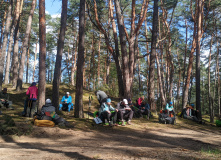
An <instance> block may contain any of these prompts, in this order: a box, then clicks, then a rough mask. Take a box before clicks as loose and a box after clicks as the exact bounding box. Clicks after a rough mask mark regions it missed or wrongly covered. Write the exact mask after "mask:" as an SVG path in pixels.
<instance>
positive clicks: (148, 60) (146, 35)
mask: <svg viewBox="0 0 221 160" xmlns="http://www.w3.org/2000/svg"><path fill="white" fill-rule="evenodd" d="M145 37H146V41H147V42H146V49H147V55H148V56H147V71H148V70H149V66H150V56H149V43H148V33H147V21H146V20H145ZM148 79H149V73H148V72H147V88H148V86H149V81H148ZM147 97H148V92H147Z"/></svg>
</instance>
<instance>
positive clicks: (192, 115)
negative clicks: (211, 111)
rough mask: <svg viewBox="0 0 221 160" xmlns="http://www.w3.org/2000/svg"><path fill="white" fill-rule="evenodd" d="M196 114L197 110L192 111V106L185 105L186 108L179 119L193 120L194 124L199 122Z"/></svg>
mask: <svg viewBox="0 0 221 160" xmlns="http://www.w3.org/2000/svg"><path fill="white" fill-rule="evenodd" d="M197 112H199V111H198V110H194V104H193V103H192V104H191V105H188V104H187V105H186V108H184V109H183V110H182V112H181V114H180V117H183V118H184V119H189V120H193V121H195V122H199V120H198V118H197Z"/></svg>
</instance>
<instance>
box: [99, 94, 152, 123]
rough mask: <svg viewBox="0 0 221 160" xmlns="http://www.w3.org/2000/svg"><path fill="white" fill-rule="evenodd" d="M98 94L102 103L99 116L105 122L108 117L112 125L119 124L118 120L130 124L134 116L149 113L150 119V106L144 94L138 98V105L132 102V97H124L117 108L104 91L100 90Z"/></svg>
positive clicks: (137, 116)
mask: <svg viewBox="0 0 221 160" xmlns="http://www.w3.org/2000/svg"><path fill="white" fill-rule="evenodd" d="M96 96H97V99H98V101H99V103H100V109H99V117H100V118H101V120H102V121H103V123H105V119H106V120H107V122H108V123H109V125H110V126H117V125H118V123H117V121H119V122H121V125H122V126H124V125H125V121H126V122H127V124H128V125H130V124H131V120H132V118H133V117H136V118H139V117H141V116H142V115H147V117H148V119H149V116H150V106H149V104H148V103H146V102H145V101H144V96H142V97H140V98H139V99H138V100H137V103H136V105H134V104H133V103H132V100H131V99H123V100H122V101H120V102H119V103H118V104H117V106H116V108H114V107H112V105H111V99H110V98H108V96H107V94H106V93H105V92H104V91H100V90H98V91H97V92H96ZM111 120H113V121H111Z"/></svg>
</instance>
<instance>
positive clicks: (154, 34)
mask: <svg viewBox="0 0 221 160" xmlns="http://www.w3.org/2000/svg"><path fill="white" fill-rule="evenodd" d="M157 24H158V0H154V10H153V27H152V43H151V54H150V67H149V88H148V92H149V97H148V98H149V104H150V108H151V109H152V110H155V108H154V107H155V100H154V99H155V94H154V82H155V79H154V75H155V60H156V49H157V48H156V47H157V33H158V25H157Z"/></svg>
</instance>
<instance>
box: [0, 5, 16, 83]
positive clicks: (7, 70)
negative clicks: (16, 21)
mask: <svg viewBox="0 0 221 160" xmlns="http://www.w3.org/2000/svg"><path fill="white" fill-rule="evenodd" d="M2 2H3V1H2ZM6 7H7V6H5V12H4V18H3V21H2V26H1V27H2V28H1V36H0V53H1V52H2V51H1V48H2V36H3V31H4V26H5V20H6V15H7V14H6V13H7V8H6ZM12 24H13V23H12ZM11 38H12V39H13V36H11V35H10V39H11ZM9 42H10V40H9ZM9 45H10V43H9ZM9 48H10V47H9V46H8V50H9ZM11 48H12V47H11ZM9 53H10V54H9ZM10 59H11V52H9V51H8V54H7V60H6V66H5V78H4V84H8V83H9V65H10Z"/></svg>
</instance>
